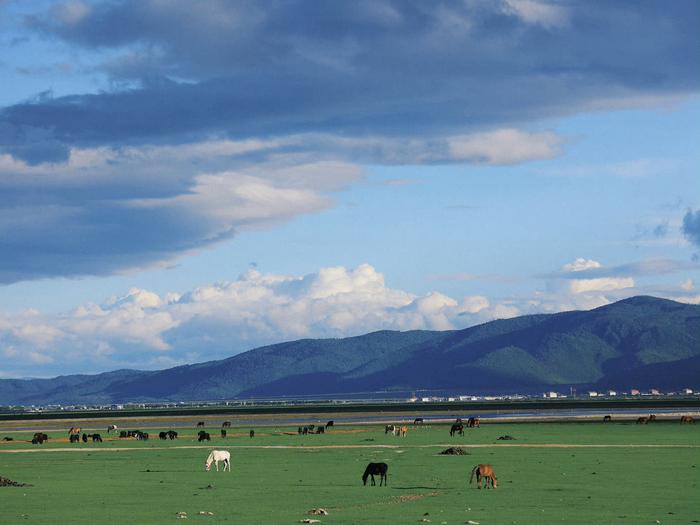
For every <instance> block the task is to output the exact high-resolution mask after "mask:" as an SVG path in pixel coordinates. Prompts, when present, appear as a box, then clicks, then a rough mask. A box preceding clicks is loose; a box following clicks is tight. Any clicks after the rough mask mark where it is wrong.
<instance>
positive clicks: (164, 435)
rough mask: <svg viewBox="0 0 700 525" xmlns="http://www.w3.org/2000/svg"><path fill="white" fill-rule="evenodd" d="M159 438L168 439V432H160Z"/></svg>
mask: <svg viewBox="0 0 700 525" xmlns="http://www.w3.org/2000/svg"><path fill="white" fill-rule="evenodd" d="M158 438H159V439H168V433H167V432H158Z"/></svg>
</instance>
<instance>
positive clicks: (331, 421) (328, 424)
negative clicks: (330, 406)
mask: <svg viewBox="0 0 700 525" xmlns="http://www.w3.org/2000/svg"><path fill="white" fill-rule="evenodd" d="M334 425H335V423H334V422H333V420H332V419H331V420H330V421H329V422H328V423H326V429H328V428H330V427H332V426H334Z"/></svg>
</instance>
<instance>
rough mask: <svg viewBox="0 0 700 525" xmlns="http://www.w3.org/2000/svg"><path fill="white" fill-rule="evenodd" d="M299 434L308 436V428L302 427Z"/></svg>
mask: <svg viewBox="0 0 700 525" xmlns="http://www.w3.org/2000/svg"><path fill="white" fill-rule="evenodd" d="M301 433H302V434H303V435H304V436H305V435H306V434H308V433H309V427H304V428H303V429H302V430H301Z"/></svg>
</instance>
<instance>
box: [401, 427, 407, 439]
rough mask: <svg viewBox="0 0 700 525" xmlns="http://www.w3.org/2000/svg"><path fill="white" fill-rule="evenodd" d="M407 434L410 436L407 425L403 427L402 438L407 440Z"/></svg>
mask: <svg viewBox="0 0 700 525" xmlns="http://www.w3.org/2000/svg"><path fill="white" fill-rule="evenodd" d="M406 434H408V427H407V426H406V425H404V426H402V427H401V437H402V438H405V437H406Z"/></svg>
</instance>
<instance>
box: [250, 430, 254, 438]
mask: <svg viewBox="0 0 700 525" xmlns="http://www.w3.org/2000/svg"><path fill="white" fill-rule="evenodd" d="M250 437H252V438H254V437H255V430H252V429H251V431H250Z"/></svg>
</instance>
